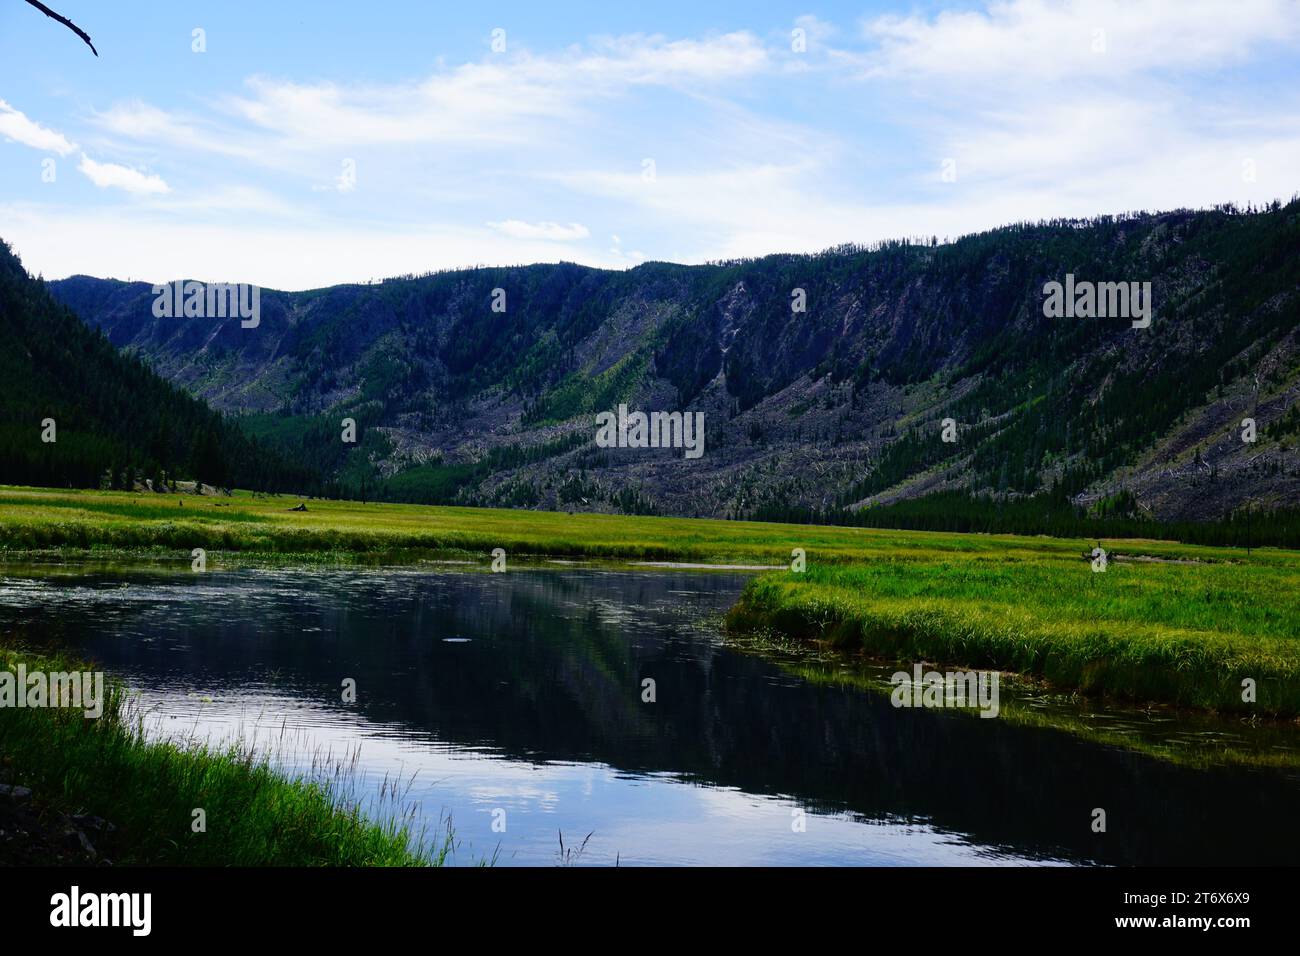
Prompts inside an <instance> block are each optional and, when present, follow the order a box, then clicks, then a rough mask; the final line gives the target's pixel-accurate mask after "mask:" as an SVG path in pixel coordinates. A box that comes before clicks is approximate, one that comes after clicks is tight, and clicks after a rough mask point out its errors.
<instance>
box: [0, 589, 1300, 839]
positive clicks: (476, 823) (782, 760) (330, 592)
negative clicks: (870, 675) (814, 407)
mask: <svg viewBox="0 0 1300 956" xmlns="http://www.w3.org/2000/svg"><path fill="white" fill-rule="evenodd" d="M744 580H745V576H744V575H739V574H700V573H692V572H685V571H662V570H656V571H653V572H614V571H603V570H590V569H564V570H513V571H511V572H510V573H508V574H480V573H462V572H445V571H438V572H427V571H416V570H407V569H403V570H392V569H387V570H336V569H330V570H312V571H301V570H294V571H285V570H262V569H245V570H238V571H232V572H210V573H208V574H205V575H187V574H173V573H163V572H157V571H152V572H150V571H133V572H125V571H122V570H120V569H117V570H114V571H112V572H110V573H97V572H95V571H93V570H87V571H86V572H85V573H81V574H74V575H70V576H61V577H59V578H50V577H48V576H46V575H40V574H37V575H30V576H27V575H18V574H10V576H8V577H5V578H3V579H0V627H6V628H8V627H11V626H14V625H16V624H18V623H19V622H21V623H22V624H23V625H24V626H25V628H26V629H27V631H28V633H31V634H36V635H42V636H43V637H44V638H45V639H48V640H51V641H55V642H58V643H60V644H62V645H64V646H66V647H68V648H69V649H71V650H73V651H75V652H77V653H81V654H88V655H90V656H92V657H93V658H94V659H96V660H97V661H99V662H101V663H102V664H103V665H104V666H105V667H106V668H107V669H108V670H110V671H112V672H116V673H119V674H122V675H124V676H126V677H127V678H128V680H129V681H130V682H131V683H132V685H133V686H135V687H137V688H139V689H140V690H141V691H142V692H143V693H144V694H145V696H146V699H147V700H148V702H149V703H150V705H151V706H152V707H154V708H155V712H156V714H157V718H158V719H157V722H156V724H155V726H156V727H157V728H158V732H160V733H173V734H184V733H189V732H192V731H196V732H198V733H200V734H201V735H205V736H207V735H213V736H218V737H220V736H229V735H232V734H235V733H244V734H245V735H248V734H253V733H256V734H260V735H261V736H262V737H263V738H266V737H271V738H275V739H277V740H284V739H290V740H291V741H292V743H293V745H294V748H295V752H297V753H299V754H306V753H308V752H310V751H312V750H313V749H328V750H330V751H332V752H334V753H344V752H347V751H348V750H349V748H352V747H355V746H357V745H358V744H359V745H360V765H361V767H362V768H363V769H364V771H365V774H366V779H367V780H368V781H370V782H374V781H376V780H378V779H379V778H381V777H382V776H383V775H384V774H390V775H392V774H399V773H400V774H403V775H404V776H406V777H410V776H411V775H412V774H414V775H415V776H414V784H413V786H412V789H411V791H410V794H409V796H410V798H411V799H413V800H416V801H418V802H420V804H421V805H422V806H423V808H424V815H425V818H426V819H429V820H436V819H437V817H438V815H439V813H440V812H445V813H450V814H451V816H452V818H453V820H454V822H455V827H456V830H457V833H458V836H459V837H460V838H461V840H462V846H461V849H460V851H459V852H458V854H457V859H458V861H460V862H473V861H474V860H476V859H478V858H479V857H483V856H490V855H492V853H493V852H494V851H495V850H497V848H498V847H499V857H498V859H499V862H501V863H527V864H534V863H543V864H549V863H554V862H555V861H556V856H557V851H558V835H557V834H558V833H559V832H563V834H564V839H565V841H566V843H567V844H569V845H573V844H576V843H579V842H581V840H582V837H583V836H585V835H586V834H587V833H589V832H590V833H592V834H593V835H592V837H591V840H590V842H589V843H588V845H587V849H586V851H585V852H584V854H583V856H582V859H581V861H582V862H584V863H607V862H608V863H612V862H614V860H615V859H616V858H617V859H618V860H620V861H622V862H624V863H629V864H634V863H710V864H761V863H785V864H817V863H837V864H947V863H976V862H1000V863H1005V862H1046V861H1064V862H1102V863H1112V864H1155V863H1162V864H1175V863H1229V862H1245V863H1257V862H1287V863H1292V862H1294V861H1295V860H1296V859H1297V856H1298V855H1300V854H1298V853H1297V850H1300V823H1297V821H1296V819H1295V818H1294V815H1293V814H1291V813H1289V812H1287V806H1288V803H1289V802H1291V801H1293V800H1294V798H1295V796H1296V793H1297V786H1296V782H1295V781H1294V780H1292V779H1289V778H1288V777H1287V776H1286V775H1285V774H1281V773H1272V772H1263V771H1248V770H1242V769H1220V770H1211V771H1204V770H1193V769H1189V768H1185V767H1178V766H1174V765H1170V764H1167V763H1162V762H1159V761H1156V760H1153V759H1151V758H1150V757H1146V756H1142V755H1140V754H1136V753H1131V752H1126V751H1123V750H1120V749H1115V748H1110V747H1105V746H1101V745H1099V744H1096V743H1091V742H1088V741H1085V740H1081V739H1078V738H1075V737H1071V736H1068V735H1063V734H1060V733H1057V732H1053V731H1050V730H1044V729H1040V728H1034V727H1026V726H1016V725H1014V724H1012V723H1009V722H1007V721H1004V720H979V719H974V718H971V717H969V716H966V715H962V714H954V713H934V712H928V711H918V710H896V709H894V708H893V707H892V706H890V703H889V700H888V698H887V697H883V696H879V695H875V694H870V693H866V692H864V691H862V690H860V689H855V688H851V687H837V686H826V685H818V684H812V683H808V682H805V681H803V680H801V679H799V678H797V677H794V676H792V675H791V674H789V673H788V672H787V671H785V670H782V669H781V668H779V667H777V666H775V665H774V664H771V663H769V662H767V661H764V660H761V659H759V658H757V657H755V656H752V655H748V654H742V653H740V652H738V651H736V650H733V649H731V648H727V647H724V646H722V645H721V644H720V642H719V640H718V638H717V632H716V618H717V616H718V615H720V614H721V613H722V612H723V611H724V610H725V609H726V608H727V607H729V606H730V605H731V604H732V603H733V602H734V600H735V598H736V596H737V595H738V593H739V591H740V588H741V586H742V585H743V583H744ZM345 678H351V679H354V680H355V681H356V687H357V702H356V704H344V703H343V702H342V700H341V683H342V681H343V680H344V679H345ZM647 678H649V679H652V680H653V681H654V682H655V694H656V700H655V702H654V703H645V702H644V701H643V700H642V688H643V681H644V680H645V679H647ZM298 759H299V760H300V761H305V760H306V759H307V758H306V757H305V756H300V757H299V758H298ZM1095 807H1103V808H1105V809H1106V812H1107V818H1108V824H1109V826H1108V831H1109V832H1107V833H1105V834H1095V833H1093V832H1092V830H1091V827H1090V823H1091V819H1092V810H1093V808H1095ZM495 810H504V811H505V813H504V820H505V824H506V829H505V832H504V833H499V832H494V831H493V829H492V822H493V811H495ZM800 811H802V812H803V814H804V816H803V820H804V822H805V823H806V829H805V830H803V831H802V832H800V830H799V827H798V824H799V822H800ZM499 819H501V815H499V814H498V820H499Z"/></svg>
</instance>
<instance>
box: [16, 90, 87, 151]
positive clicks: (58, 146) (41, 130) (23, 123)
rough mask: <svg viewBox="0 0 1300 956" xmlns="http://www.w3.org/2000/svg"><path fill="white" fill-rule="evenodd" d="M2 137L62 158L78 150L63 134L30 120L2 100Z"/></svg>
mask: <svg viewBox="0 0 1300 956" xmlns="http://www.w3.org/2000/svg"><path fill="white" fill-rule="evenodd" d="M0 136H3V137H5V138H6V139H11V140H13V141H14V142H16V143H22V144H23V145H24V146H30V147H31V148H32V149H40V150H44V151H45V152H47V153H58V154H59V155H60V156H67V155H68V154H69V153H71V152H72V151H73V150H75V149H76V148H77V147H76V146H75V145H73V144H72V143H70V142H68V140H67V138H66V137H64V136H63V134H62V133H56V132H55V131H54V130H52V129H48V128H47V127H44V126H42V125H41V124H40V123H37V122H36V121H35V120H31V119H28V118H27V115H26V114H25V113H22V112H20V111H19V110H16V109H14V108H13V107H12V106H10V105H9V104H8V103H6V102H5V101H4V100H0Z"/></svg>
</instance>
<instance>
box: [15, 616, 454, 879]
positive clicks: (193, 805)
mask: <svg viewBox="0 0 1300 956" xmlns="http://www.w3.org/2000/svg"><path fill="white" fill-rule="evenodd" d="M20 665H21V666H22V667H23V668H24V669H25V672H26V673H27V674H28V675H31V674H43V675H49V674H65V673H72V672H79V671H87V670H89V669H90V668H89V667H88V666H87V665H85V664H82V663H79V662H73V661H67V660H63V659H61V658H58V657H54V656H49V655H42V654H37V653H34V652H31V651H29V650H27V649H24V648H21V647H17V646H15V645H14V644H13V643H12V642H8V643H0V674H3V673H4V672H9V673H11V674H13V673H17V672H18V669H19V666H20ZM103 686H104V695H103V699H102V701H100V702H99V703H101V704H102V713H101V714H100V715H99V716H98V717H87V716H85V710H86V708H85V707H84V706H83V707H82V708H59V707H51V706H42V707H22V708H19V707H15V706H2V707H0V776H3V777H4V778H5V779H4V781H3V782H4V784H5V786H6V787H8V788H15V789H13V790H7V791H6V793H5V794H3V795H0V799H2V800H6V801H7V803H8V805H7V806H6V808H5V812H6V814H7V815H8V818H10V823H11V824H13V832H9V833H8V834H7V835H8V836H9V837H10V839H8V840H0V865H18V864H23V865H32V864H35V865H53V864H57V863H66V862H75V863H78V864H81V865H86V864H89V863H99V864H102V863H104V862H106V860H107V861H111V862H112V863H114V864H117V865H175V866H422V865H427V864H430V863H432V864H438V863H441V862H442V859H443V857H444V855H445V852H446V843H445V842H444V843H443V844H442V846H441V847H435V848H434V851H433V852H431V853H426V852H424V848H423V846H422V844H421V843H419V842H417V843H416V844H415V845H414V848H413V845H412V842H411V837H410V834H409V833H408V832H407V831H406V830H404V829H403V828H401V827H400V826H397V825H395V824H392V823H388V824H380V823H375V822H372V821H370V820H367V819H366V818H365V817H363V816H362V815H361V813H360V811H359V810H358V809H357V808H356V807H355V806H353V805H349V804H347V803H346V802H345V801H342V800H340V799H338V798H337V797H336V796H335V795H334V793H333V792H332V791H331V790H330V789H329V788H327V787H325V786H323V785H321V784H318V783H315V782H312V781H309V780H307V779H305V778H300V777H287V776H282V775H281V774H279V773H277V772H276V771H275V770H274V769H273V768H272V766H271V764H270V762H269V760H268V759H267V758H266V757H265V756H264V755H260V754H259V753H257V752H256V751H254V750H252V749H249V748H246V747H232V748H230V749H227V750H221V751H218V750H214V749H209V748H208V747H205V746H202V745H198V744H186V745H178V744H174V743H168V742H160V741H151V740H148V739H146V737H145V734H144V729H143V724H142V721H141V719H140V715H139V714H138V713H136V712H135V710H134V709H133V706H132V704H131V702H130V700H129V698H128V696H127V695H126V694H125V692H124V691H123V689H122V688H121V687H120V686H118V685H117V684H116V683H115V682H114V681H113V680H112V679H111V677H110V679H109V680H107V681H106V682H105V684H104V685H103ZM83 703H84V701H83ZM95 709H98V708H95ZM200 811H201V812H200Z"/></svg>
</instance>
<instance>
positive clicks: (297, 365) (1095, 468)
mask: <svg viewBox="0 0 1300 956" xmlns="http://www.w3.org/2000/svg"><path fill="white" fill-rule="evenodd" d="M1067 274H1068V275H1072V276H1073V277H1074V278H1075V279H1076V280H1077V281H1079V282H1094V283H1102V282H1125V283H1139V284H1140V283H1146V282H1149V283H1151V292H1152V297H1153V301H1154V311H1153V317H1152V320H1151V323H1150V326H1149V327H1148V328H1134V327H1133V322H1132V321H1130V319H1129V318H1127V317H1124V316H1119V317H1116V316H1108V317H1093V318H1088V317H1078V316H1076V317H1048V316H1046V315H1045V314H1044V298H1045V296H1044V288H1045V284H1047V283H1049V282H1054V281H1055V282H1064V281H1065V280H1066V276H1067ZM236 278H237V277H236ZM50 288H51V290H52V291H53V292H54V294H55V296H56V297H58V298H59V299H60V300H61V301H62V302H64V303H66V304H67V305H68V306H70V307H71V308H72V309H73V310H75V311H76V312H77V313H78V314H79V315H81V317H82V318H83V319H84V320H85V321H86V322H87V323H88V324H90V325H92V326H94V327H97V328H99V329H102V330H103V332H104V333H105V334H106V335H107V336H108V338H109V340H110V341H111V342H112V343H113V344H114V345H117V346H119V347H121V348H123V349H126V350H128V351H129V352H131V353H132V354H134V355H137V356H139V357H140V358H141V359H143V360H144V361H146V362H147V363H149V365H151V366H152V367H153V368H154V369H156V370H157V371H158V372H159V373H161V374H162V375H164V376H165V377H167V378H168V379H170V380H171V381H173V382H175V383H176V384H178V385H181V386H183V387H185V388H186V389H188V390H189V391H191V392H193V393H194V394H196V395H198V396H201V397H202V398H204V399H206V400H207V401H209V402H210V403H211V404H212V405H213V406H214V407H215V408H218V409H220V410H222V411H224V412H227V413H239V414H240V415H242V416H243V418H242V419H241V420H242V422H243V424H244V426H245V427H246V428H247V429H248V430H250V432H252V433H254V434H258V435H263V436H270V437H272V438H273V439H274V441H275V443H276V445H277V447H280V448H282V449H288V450H291V451H293V453H294V455H295V457H296V458H298V459H299V460H300V461H302V462H304V463H306V464H309V465H310V466H311V467H312V468H314V469H315V470H317V471H318V472H320V473H321V474H324V475H328V476H329V477H330V478H331V479H332V480H334V481H337V482H340V483H341V485H340V486H339V487H341V488H342V489H343V490H346V491H349V492H350V493H353V494H356V493H359V492H360V493H364V494H367V495H372V496H373V495H382V496H391V497H398V498H406V499H408V500H424V501H457V502H462V503H472V504H494V505H507V506H517V507H552V508H554V507H559V508H571V509H599V510H626V511H659V512H663V513H674V514H686V515H712V516H731V517H754V516H772V517H776V516H799V515H807V514H810V513H812V512H817V513H821V514H823V515H825V514H829V513H834V512H838V511H841V510H842V509H849V510H852V511H857V510H859V509H863V508H872V509H877V510H879V509H881V508H882V507H884V508H886V510H887V506H890V505H891V504H896V503H898V502H914V501H915V499H925V501H928V502H931V503H937V504H934V505H933V506H934V507H938V508H942V509H951V508H956V507H958V505H959V503H960V502H961V501H964V500H966V499H965V496H966V494H967V493H975V494H979V495H981V496H985V497H987V498H988V500H990V501H993V502H998V503H1000V504H999V507H1001V506H1002V505H1005V506H1007V507H1011V506H1014V504H1015V502H1017V501H1021V502H1023V501H1026V500H1032V501H1043V502H1051V503H1053V504H1054V505H1055V504H1059V503H1061V502H1064V501H1066V500H1067V496H1068V500H1069V501H1070V502H1072V503H1073V505H1074V507H1075V508H1076V509H1078V508H1091V509H1094V510H1096V509H1098V508H1103V509H1107V510H1109V511H1110V512H1111V513H1120V514H1127V515H1132V516H1135V517H1138V516H1154V517H1158V518H1161V519H1164V520H1192V519H1205V518H1216V517H1222V516H1225V515H1227V514H1229V513H1230V512H1232V511H1233V510H1234V509H1238V508H1240V507H1241V506H1242V505H1243V504H1245V503H1247V502H1250V503H1251V504H1252V507H1259V508H1264V509H1267V508H1270V507H1277V506H1287V505H1295V504H1297V503H1300V456H1298V455H1297V451H1296V446H1297V443H1298V442H1300V412H1298V411H1297V409H1296V406H1297V398H1298V397H1300V342H1298V341H1297V327H1298V326H1300V203H1297V202H1296V201H1292V202H1291V203H1289V204H1287V205H1285V206H1283V205H1282V204H1280V203H1278V204H1273V205H1270V206H1269V207H1267V208H1265V209H1262V210H1250V211H1242V210H1237V209H1234V208H1223V209H1216V210H1208V211H1177V212H1170V213H1161V214H1134V215H1132V216H1127V217H1103V218H1099V219H1095V220H1088V221H1060V222H1049V223H1039V224H1024V225H1014V226H1008V227H1005V228H1001V229H997V230H993V231H990V232H987V233H982V234H978V235H973V236H968V237H965V238H962V239H959V240H957V241H954V242H951V243H943V244H940V243H937V242H916V243H902V242H898V243H886V244H883V245H881V246H879V247H875V248H871V249H866V248H856V247H855V248H839V249H833V250H829V251H827V252H824V253H821V254H817V255H811V256H807V255H775V256H768V257H765V258H762V259H758V260H752V261H742V262H727V263H718V264H711V265H706V266H679V265H671V264H664V263H648V264H645V265H642V266H639V267H637V268H635V269H631V270H628V271H623V272H614V271H603V270H597V269H590V268H585V267H581V266H577V265H572V264H563V263H562V264H558V265H536V266H526V267H516V268H478V269H471V270H462V271H452V272H443V273H437V274H431V275H426V276H419V277H403V278H395V279H390V280H386V281H384V282H383V283H381V284H373V285H347V286H336V287H332V288H328V289H322V290H316V291H310V292H297V293H282V292H273V291H269V290H265V291H263V293H262V300H261V318H260V321H259V323H258V325H257V326H256V327H255V328H244V327H241V325H240V323H239V321H238V319H228V320H224V321H221V320H209V319H198V318H190V319H185V318H158V317H155V316H154V314H153V311H152V303H153V300H154V296H153V294H152V291H151V288H150V287H149V286H148V285H145V284H141V283H123V282H117V281H113V280H106V279H93V278H88V277H84V276H77V277H72V278H69V279H66V280H62V281H59V282H53V283H50ZM496 290H500V291H496ZM800 300H802V301H803V302H804V303H806V310H805V311H797V310H796V308H795V306H796V305H797V303H798V302H799V301H800ZM494 303H495V304H496V305H497V307H498V308H502V307H503V311H494V308H493V306H494ZM619 403H626V404H627V405H628V406H629V407H630V409H632V410H637V409H640V410H643V411H647V412H649V411H688V410H689V411H702V412H703V413H704V414H705V422H706V428H705V431H706V439H705V450H704V454H703V455H702V456H700V457H699V458H688V457H686V456H685V455H684V454H683V452H682V450H680V449H658V448H646V449H639V448H602V447H599V446H598V444H597V443H596V441H595V436H596V425H595V416H596V415H597V413H599V412H601V411H608V410H614V409H616V406H617V405H618V404H619ZM349 417H350V418H354V419H355V420H356V422H357V424H358V429H359V430H358V438H359V440H358V442H357V443H356V444H348V443H345V442H343V441H341V438H340V435H341V421H342V419H344V418H349ZM949 418H950V419H952V420H953V421H954V423H955V427H956V432H955V437H956V440H955V441H944V440H943V420H944V419H949ZM1244 418H1253V419H1255V420H1256V422H1257V434H1256V436H1255V438H1256V440H1255V441H1253V442H1248V441H1243V440H1242V433H1243V427H1242V420H1243V419H1244ZM949 437H952V432H951V431H950V433H949ZM897 507H904V506H903V505H897ZM906 507H912V508H917V507H920V508H922V509H924V508H926V507H930V505H916V504H909V505H906ZM882 513H883V512H882Z"/></svg>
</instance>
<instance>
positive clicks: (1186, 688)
mask: <svg viewBox="0 0 1300 956" xmlns="http://www.w3.org/2000/svg"><path fill="white" fill-rule="evenodd" d="M1297 622H1300V571H1297V569H1296V568H1295V567H1293V566H1290V565H1288V564H1278V565H1262V564H1261V565H1241V564H1232V563H1219V564H1204V563H1202V564H1196V563H1162V562H1138V561H1132V562H1112V563H1111V564H1110V565H1109V566H1108V568H1107V570H1106V571H1105V572H1104V573H1096V572H1093V571H1092V570H1091V566H1090V564H1089V563H1088V562H1086V561H1081V560H1077V559H1076V560H1065V559H1063V558H1053V557H1051V556H1050V555H1044V556H1040V557H1038V558H1031V559H1025V558H1023V557H1022V558H1017V559H1011V560H1004V561H991V560H988V559H982V558H978V557H964V558H963V557H953V558H949V559H946V560H940V561H916V560H889V561H878V562H871V563H865V564H862V565H857V566H852V567H844V566H814V567H810V568H809V570H808V571H807V572H806V573H804V574H791V573H787V574H775V575H764V576H762V577H759V578H756V579H755V580H753V581H751V582H750V583H749V585H748V586H747V587H746V589H745V591H744V593H743V595H742V597H741V600H740V602H739V603H738V604H737V606H736V607H735V608H733V609H732V611H731V612H730V614H729V616H728V625H729V627H731V628H733V629H735V630H736V631H738V632H744V631H750V630H754V629H757V628H771V629H774V630H776V631H777V632H780V633H783V634H787V635H791V636H795V637H800V638H804V639H811V640H818V641H825V642H828V643H830V644H832V645H834V646H837V647H841V648H847V649H851V650H856V651H863V652H866V653H867V654H869V655H872V656H875V657H879V658H883V659H885V660H899V661H922V660H924V661H932V662H937V663H947V664H953V665H960V666H964V667H978V668H993V669H997V670H1006V671H1015V672H1018V673H1021V674H1029V675H1034V676H1036V677H1040V678H1043V679H1046V680H1047V681H1049V682H1050V683H1051V684H1053V685H1055V686H1057V687H1061V688H1065V689H1070V690H1078V691H1081V692H1084V693H1088V694H1109V695H1114V696H1116V697H1120V698H1126V699H1131V700H1137V701H1159V702H1163V703H1170V704H1175V705H1180V706H1190V707H1198V708H1208V709H1213V710H1217V711H1222V712H1229V713H1236V714H1257V715H1260V716H1265V715H1269V716H1275V715H1281V716H1295V715H1297V714H1300V629H1298V628H1297ZM1247 679H1250V680H1253V681H1254V682H1255V687H1256V693H1257V699H1256V701H1255V702H1249V701H1246V700H1243V681H1245V680H1247Z"/></svg>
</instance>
